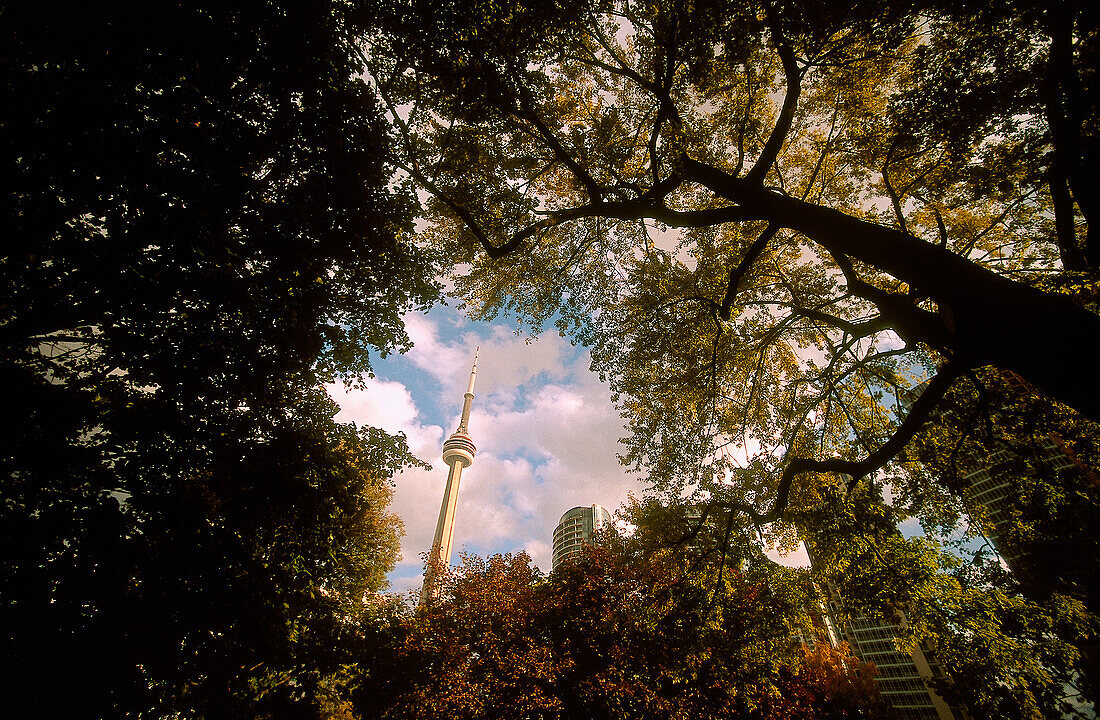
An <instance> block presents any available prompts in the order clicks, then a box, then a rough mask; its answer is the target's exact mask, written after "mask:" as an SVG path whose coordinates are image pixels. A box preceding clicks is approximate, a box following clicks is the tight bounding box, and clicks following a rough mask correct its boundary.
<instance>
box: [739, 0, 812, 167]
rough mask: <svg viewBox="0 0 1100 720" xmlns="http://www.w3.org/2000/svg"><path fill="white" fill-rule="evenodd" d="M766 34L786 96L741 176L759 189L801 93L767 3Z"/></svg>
mask: <svg viewBox="0 0 1100 720" xmlns="http://www.w3.org/2000/svg"><path fill="white" fill-rule="evenodd" d="M764 7H765V11H766V16H767V22H768V30H770V31H771V34H772V40H773V41H774V42H775V49H776V51H777V52H778V53H779V59H780V61H781V62H782V63H783V75H784V76H785V78H786V81H787V92H786V93H785V94H784V96H783V107H782V109H781V110H780V111H779V118H778V119H777V120H776V121H775V127H773V128H772V132H771V135H769V136H768V141H767V142H766V143H764V149H763V150H762V151H761V152H760V157H759V158H757V159H756V163H755V164H754V165H753V166H752V169H751V170H749V171H748V173H746V175H745V180H746V181H747V182H750V183H754V184H756V185H763V183H764V178H765V177H767V175H768V171H769V170H771V168H772V166H773V165H774V164H775V159H776V158H777V157H779V153H780V152H781V151H782V150H783V143H784V142H786V140H787V133H789V132H790V130H791V123H792V122H793V121H794V113H795V110H796V109H797V107H798V96H799V94H800V93H801V92H802V74H801V73H800V72H799V70H798V59H797V58H796V57H795V54H794V50H792V49H791V46H790V45H788V44H787V39H786V37H784V35H783V31H782V30H781V28H780V26H779V18H778V17H777V16H776V13H775V9H774V8H773V7H772V6H771V4H770V3H765V5H764Z"/></svg>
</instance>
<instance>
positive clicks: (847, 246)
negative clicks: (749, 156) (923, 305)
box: [677, 156, 1100, 419]
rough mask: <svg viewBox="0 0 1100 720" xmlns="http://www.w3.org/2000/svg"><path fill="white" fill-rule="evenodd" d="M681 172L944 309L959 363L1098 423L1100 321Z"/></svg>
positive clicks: (789, 203)
mask: <svg viewBox="0 0 1100 720" xmlns="http://www.w3.org/2000/svg"><path fill="white" fill-rule="evenodd" d="M677 169H678V171H679V172H680V174H681V175H683V177H684V178H685V179H687V180H688V181H691V182H696V183H699V184H701V185H703V186H705V187H707V188H708V189H710V190H711V191H712V192H714V193H715V194H716V195H718V196H719V197H722V198H724V199H726V200H729V201H730V202H733V203H736V204H739V205H741V206H742V207H745V208H752V210H753V211H754V212H755V213H757V214H758V216H760V217H763V218H765V219H767V220H769V221H773V222H777V223H779V224H781V225H782V226H784V227H788V228H791V229H793V230H795V231H797V232H799V233H801V234H802V235H804V236H806V237H807V238H809V239H811V240H813V241H814V242H817V243H819V244H820V245H822V247H824V248H825V249H826V250H828V251H829V252H830V253H832V254H833V255H834V256H836V255H838V254H839V255H847V256H850V257H852V258H855V259H857V260H859V261H860V262H863V263H866V264H867V265H870V266H872V267H874V268H876V269H878V270H880V271H882V272H884V273H887V274H889V275H892V276H893V277H895V278H897V279H898V280H901V281H902V282H905V283H907V284H909V285H910V286H913V287H916V288H917V289H918V290H919V291H920V292H921V293H922V294H923V295H924V296H925V297H929V298H931V299H932V300H933V301H935V303H936V305H937V306H938V312H939V314H940V315H941V316H942V318H943V325H944V327H946V328H947V330H948V331H950V332H951V337H950V338H949V341H950V348H951V350H952V356H953V357H954V358H956V359H958V360H960V361H961V362H963V363H965V364H966V365H968V366H970V367H978V366H981V365H986V364H994V365H997V366H999V367H1001V368H1003V369H1005V370H1013V371H1015V372H1018V373H1020V374H1021V375H1023V376H1024V377H1026V378H1028V379H1029V380H1031V381H1032V382H1034V383H1035V384H1036V385H1038V386H1039V387H1041V388H1042V389H1043V390H1045V391H1047V392H1048V393H1050V394H1051V395H1053V396H1054V397H1055V398H1057V399H1059V400H1061V401H1062V402H1064V403H1066V404H1068V405H1071V406H1073V407H1075V408H1076V409H1078V410H1080V411H1081V412H1083V413H1085V414H1086V415H1088V416H1089V417H1091V418H1093V419H1100V383H1097V382H1096V381H1095V360H1094V358H1093V357H1092V356H1091V355H1090V354H1089V353H1088V352H1087V351H1086V350H1085V349H1084V348H1083V346H1082V342H1083V341H1082V339H1083V338H1089V337H1100V316H1097V315H1096V314H1094V313H1091V312H1089V311H1088V310H1086V309H1084V308H1082V307H1080V306H1079V305H1077V304H1076V303H1074V302H1073V301H1072V300H1070V299H1069V298H1068V297H1065V296H1059V295H1054V294H1050V293H1044V292H1042V291H1040V290H1037V289H1035V288H1032V287H1029V286H1027V285H1024V284H1022V283H1019V282H1014V281H1012V280H1010V279H1008V278H1005V277H1002V276H1000V275H997V274H995V273H993V272H992V271H990V270H988V269H987V268H984V267H982V266H980V265H978V264H976V263H974V262H971V261H970V260H968V259H966V258H964V257H960V256H959V255H956V254H954V253H952V252H950V250H948V249H947V248H943V247H939V246H937V245H935V244H932V243H929V242H926V241H924V240H921V239H920V238H916V237H913V236H912V235H907V234H905V233H903V232H901V231H899V230H895V229H893V228H888V227H884V226H881V225H878V224H875V223H872V222H868V221H866V220H861V219H859V218H856V217H853V216H851V215H847V214H845V213H843V212H840V211H838V210H833V209H831V208H825V207H821V206H818V205H814V204H812V203H807V202H805V201H802V200H799V199H797V198H792V197H789V196H786V195H780V194H778V193H775V192H771V191H768V190H766V189H764V188H761V187H759V186H757V185H754V184H752V183H749V182H748V181H747V180H746V179H743V178H737V177H734V176H732V175H730V174H729V173H726V172H724V171H722V170H720V169H718V168H715V167H713V166H710V165H707V164H705V163H701V162H699V161H697V160H694V159H692V158H690V157H687V156H682V157H681V158H680V161H679V162H678V163H677ZM901 298H902V299H904V296H901ZM899 302H900V300H899Z"/></svg>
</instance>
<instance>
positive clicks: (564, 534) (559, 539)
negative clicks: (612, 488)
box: [551, 505, 611, 571]
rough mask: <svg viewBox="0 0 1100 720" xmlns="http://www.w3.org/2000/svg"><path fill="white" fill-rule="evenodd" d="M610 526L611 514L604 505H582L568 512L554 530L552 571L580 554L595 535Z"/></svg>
mask: <svg viewBox="0 0 1100 720" xmlns="http://www.w3.org/2000/svg"><path fill="white" fill-rule="evenodd" d="M610 524H611V513H609V512H608V511H607V508H605V507H603V506H602V505H587V506H585V505H582V506H579V507H575V508H573V509H572V510H566V511H565V514H564V515H562V516H561V520H559V521H558V526H557V527H556V528H554V555H553V565H552V566H551V571H553V569H554V568H556V567H557V566H558V564H559V563H561V561H562V560H564V559H565V558H567V557H571V556H573V555H576V554H578V553H579V552H580V551H581V548H583V547H584V545H585V543H587V542H588V541H589V540H591V539H592V536H593V535H595V534H596V533H597V532H599V531H600V530H602V529H604V528H605V527H607V526H608V525H610Z"/></svg>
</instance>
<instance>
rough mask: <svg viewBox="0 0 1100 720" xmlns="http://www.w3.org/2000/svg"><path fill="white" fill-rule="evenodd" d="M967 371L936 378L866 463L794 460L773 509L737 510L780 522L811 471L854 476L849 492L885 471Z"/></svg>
mask: <svg viewBox="0 0 1100 720" xmlns="http://www.w3.org/2000/svg"><path fill="white" fill-rule="evenodd" d="M962 371H963V368H960V367H958V366H957V365H955V364H948V365H946V366H945V367H943V368H942V369H941V370H940V372H939V373H937V374H936V375H935V377H933V378H932V379H931V380H929V381H928V384H927V385H926V386H925V388H924V392H923V393H921V395H920V397H919V398H917V400H916V402H914V403H913V406H912V407H911V408H910V410H909V414H908V415H906V417H905V420H903V421H902V423H901V425H899V426H898V428H897V430H895V431H894V434H893V435H891V436H890V438H889V439H888V440H887V441H886V442H884V443H882V444H881V445H879V447H878V448H877V449H876V450H875V451H874V452H872V453H870V454H869V455H867V456H866V457H865V458H863V459H862V460H844V459H841V458H828V459H825V460H816V459H813V458H803V457H794V458H791V459H790V460H789V461H788V463H787V467H786V468H784V470H783V475H782V476H781V477H780V479H779V485H778V486H777V487H776V493H775V500H774V501H773V503H772V507H771V509H770V510H768V511H767V512H765V513H761V512H759V511H758V510H756V508H754V507H752V506H751V505H747V504H744V503H737V508H738V509H739V510H742V511H743V512H745V513H746V514H747V515H748V516H749V517H751V518H752V519H753V522H755V523H756V524H758V525H766V524H768V523H771V522H775V521H776V520H779V519H780V518H782V516H783V512H784V511H785V510H786V508H787V505H788V503H789V502H790V493H791V487H792V485H793V484H794V480H795V478H797V477H798V476H799V475H802V474H804V473H809V472H818V473H842V474H845V475H849V476H851V481H850V482H849V490H850V489H851V488H852V487H854V486H855V484H856V483H858V482H859V481H860V480H861V479H863V478H864V477H866V476H867V475H870V474H871V473H873V472H875V471H877V470H879V469H881V468H882V467H884V466H885V465H886V463H888V462H890V460H892V459H893V458H894V457H896V456H897V454H898V453H899V452H901V451H902V449H903V448H904V447H905V446H906V445H907V444H908V443H909V441H910V440H912V439H913V436H914V435H916V434H917V431H918V430H920V428H921V427H922V426H923V425H924V423H925V421H927V420H928V418H929V416H930V415H931V414H932V411H933V410H935V409H936V406H937V405H939V403H940V401H941V400H943V396H944V395H945V394H946V393H947V390H948V388H950V387H951V383H953V382H954V381H955V379H956V378H958V377H959V375H960V374H961V373H962Z"/></svg>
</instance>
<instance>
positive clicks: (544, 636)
mask: <svg viewBox="0 0 1100 720" xmlns="http://www.w3.org/2000/svg"><path fill="white" fill-rule="evenodd" d="M608 540H609V541H608V542H605V543H604V544H602V545H601V546H599V547H589V548H587V549H586V551H585V552H584V554H583V555H582V556H581V557H580V558H579V559H578V560H577V561H575V562H572V561H571V562H567V563H565V564H564V565H562V566H559V567H558V568H556V569H555V571H554V573H553V574H552V575H551V576H550V577H549V578H543V577H542V576H541V575H540V574H539V573H538V571H537V569H535V568H533V567H532V566H531V564H530V558H529V557H527V556H526V555H525V554H520V555H517V556H511V555H508V556H500V555H497V556H493V557H490V558H478V557H473V556H465V557H464V558H463V562H462V565H461V567H459V568H458V569H457V570H456V571H455V573H454V574H453V576H452V577H451V578H450V580H449V582H448V590H449V596H448V599H447V600H446V602H444V603H442V604H440V605H438V606H436V607H435V608H433V609H432V611H431V612H430V613H427V614H425V615H422V616H420V617H418V618H414V619H410V620H409V627H408V630H407V632H408V638H407V639H406V640H405V642H404V643H403V645H402V649H401V653H400V655H401V657H402V659H401V660H399V661H398V663H397V667H399V668H402V669H403V670H402V675H403V678H402V679H403V680H404V682H405V683H406V686H405V689H404V692H401V693H398V694H397V695H396V699H395V701H394V702H393V704H392V705H390V706H388V707H387V706H386V705H385V704H384V703H383V702H381V701H380V700H381V699H380V698H379V696H378V695H377V694H373V693H372V694H366V695H364V696H363V701H364V704H363V707H362V708H361V709H363V710H364V711H365V716H367V717H372V716H379V717H387V718H402V717H416V718H435V717H439V718H459V717H461V718H575V717H590V718H608V719H610V718H727V717H728V718H775V719H776V720H778V719H779V718H791V719H793V718H806V719H809V718H836V719H838V720H839V719H840V718H855V717H878V716H882V715H881V713H882V712H883V707H882V705H881V701H880V700H879V698H878V693H877V691H876V690H875V686H874V683H873V680H872V678H873V674H874V671H873V669H872V668H871V667H870V666H868V665H866V664H864V663H861V662H859V661H858V660H856V659H855V658H852V657H850V656H849V655H847V654H846V651H845V649H844V648H843V647H842V648H840V649H839V650H834V649H832V648H831V647H829V646H828V645H826V644H824V643H822V644H820V645H817V646H814V647H811V648H802V646H801V645H799V643H798V641H797V639H796V638H795V637H794V636H793V635H791V634H790V632H789V629H790V626H789V625H788V623H787V622H786V621H785V618H788V617H789V616H791V614H792V613H798V612H804V609H803V608H799V607H797V606H791V605H790V601H789V598H787V597H784V596H783V595H782V594H781V593H776V592H773V591H772V589H771V588H770V587H769V586H768V584H767V583H765V582H762V581H761V580H760V579H759V578H756V579H751V578H749V577H747V576H743V575H742V574H741V573H740V572H739V571H730V572H728V573H727V574H726V576H725V580H724V584H725V587H724V590H723V591H722V592H721V593H719V594H717V595H716V594H715V593H714V592H713V587H711V586H709V585H708V584H707V583H701V582H697V581H696V579H694V578H695V575H694V573H693V572H692V571H690V570H689V567H688V565H687V564H686V563H684V562H683V561H684V559H685V554H684V553H683V552H679V553H671V554H670V553H667V552H666V553H664V554H661V555H650V556H648V557H646V556H644V555H642V554H639V553H638V550H639V547H640V546H639V545H638V544H637V542H636V541H631V542H629V543H624V542H623V541H622V540H621V539H620V540H617V539H614V538H609V539H608Z"/></svg>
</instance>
